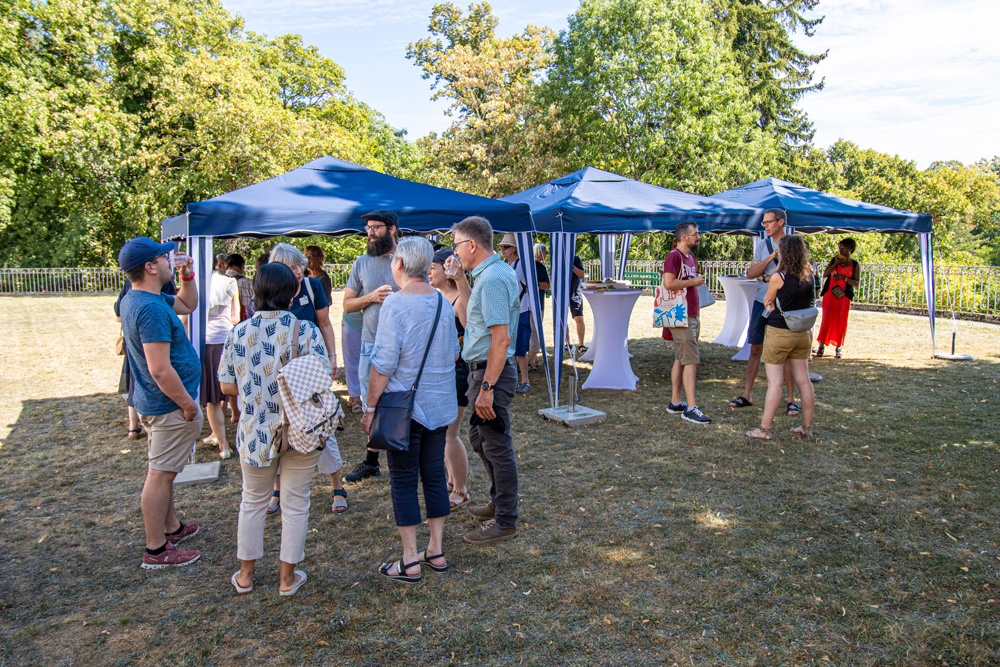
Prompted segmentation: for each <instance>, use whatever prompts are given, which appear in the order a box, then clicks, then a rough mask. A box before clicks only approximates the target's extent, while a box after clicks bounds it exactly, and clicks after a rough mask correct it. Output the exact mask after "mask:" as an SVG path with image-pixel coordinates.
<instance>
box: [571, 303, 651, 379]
mask: <svg viewBox="0 0 1000 667" xmlns="http://www.w3.org/2000/svg"><path fill="white" fill-rule="evenodd" d="M640 294H642V290H583V295H584V296H585V297H586V298H587V302H588V303H590V310H591V311H592V312H593V314H594V335H593V337H592V339H591V343H590V348H589V349H588V350H587V354H585V355H584V356H583V358H584V359H586V358H587V357H588V356H589V357H591V359H592V360H593V362H594V366H593V368H592V369H591V371H590V375H588V376H587V380H586V381H585V382H584V383H583V387H582V388H583V389H628V390H631V391H635V385H636V383H637V382H639V376H637V375H636V374H635V373H633V372H632V365H631V364H630V363H629V353H628V323H629V319H630V318H631V317H632V309H633V308H634V307H635V302H636V301H637V300H638V299H639V295H640Z"/></svg>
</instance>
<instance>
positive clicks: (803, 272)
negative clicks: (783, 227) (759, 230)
mask: <svg viewBox="0 0 1000 667" xmlns="http://www.w3.org/2000/svg"><path fill="white" fill-rule="evenodd" d="M778 255H779V256H780V260H779V261H778V271H779V272H781V273H787V274H791V275H793V276H795V277H796V278H798V279H799V280H800V281H802V282H808V281H810V280H812V277H813V269H812V264H811V263H810V262H809V244H808V243H806V240H805V238H804V237H802V236H799V235H798V234H785V235H784V236H782V237H781V240H780V241H778Z"/></svg>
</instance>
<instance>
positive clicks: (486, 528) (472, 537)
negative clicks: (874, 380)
mask: <svg viewBox="0 0 1000 667" xmlns="http://www.w3.org/2000/svg"><path fill="white" fill-rule="evenodd" d="M515 537H517V527H516V526H511V527H510V528H501V527H500V524H498V523H497V522H496V519H490V520H489V521H487V522H486V523H484V524H482V525H480V526H479V527H478V528H473V529H472V530H470V531H469V532H467V533H466V534H465V535H464V536H463V537H462V539H463V540H464V541H466V542H468V543H469V544H492V543H493V542H503V541H504V540H512V539H514V538H515Z"/></svg>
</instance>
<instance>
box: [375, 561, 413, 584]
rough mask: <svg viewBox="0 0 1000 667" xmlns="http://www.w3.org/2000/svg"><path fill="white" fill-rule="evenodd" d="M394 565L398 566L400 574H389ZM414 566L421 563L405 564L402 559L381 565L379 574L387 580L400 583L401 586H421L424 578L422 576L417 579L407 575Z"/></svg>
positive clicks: (397, 569) (397, 570)
mask: <svg viewBox="0 0 1000 667" xmlns="http://www.w3.org/2000/svg"><path fill="white" fill-rule="evenodd" d="M393 565H395V566H396V572H397V573H398V574H389V569H390V568H391V567H392V566H393ZM414 565H420V561H417V562H415V563H409V564H406V563H404V562H403V559H402V558H400V559H399V560H397V561H395V562H394V563H382V564H381V565H379V566H378V573H379V574H381V575H382V576H383V577H385V578H386V579H392V580H393V581H398V582H399V583H401V584H419V583H420V580H421V579H422V578H423V575H422V574H418V575H417V576H415V577H414V576H410V575H408V574H406V571H407V570H408V569H410V568H411V567H413V566H414Z"/></svg>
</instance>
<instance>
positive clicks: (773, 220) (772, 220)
mask: <svg viewBox="0 0 1000 667" xmlns="http://www.w3.org/2000/svg"><path fill="white" fill-rule="evenodd" d="M779 220H781V218H770V219H768V220H762V221H761V222H762V223H763V224H765V225H769V224H771V223H772V222H778V221H779Z"/></svg>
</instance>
